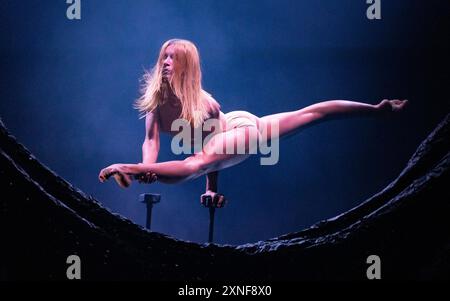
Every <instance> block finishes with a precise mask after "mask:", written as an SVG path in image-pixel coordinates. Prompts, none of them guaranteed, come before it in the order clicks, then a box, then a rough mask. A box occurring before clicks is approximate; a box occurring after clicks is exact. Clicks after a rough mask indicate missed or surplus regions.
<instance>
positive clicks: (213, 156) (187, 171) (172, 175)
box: [99, 127, 259, 187]
mask: <svg viewBox="0 0 450 301" xmlns="http://www.w3.org/2000/svg"><path fill="white" fill-rule="evenodd" d="M258 137H259V136H258V130H257V129H256V128H255V127H247V128H238V129H232V130H230V131H227V132H223V133H220V134H217V135H215V136H214V137H213V138H212V139H211V140H210V141H209V142H208V143H207V144H206V145H205V146H204V148H203V150H202V151H201V152H200V153H197V154H195V155H192V156H190V157H188V158H186V159H185V160H177V161H168V162H161V163H153V164H114V165H111V166H109V167H107V168H105V169H103V170H102V171H101V172H100V175H99V179H100V181H102V182H103V181H105V180H106V179H108V178H109V177H110V176H112V175H114V176H115V178H116V180H117V181H118V179H119V180H120V179H122V178H123V177H125V178H126V177H127V175H129V176H132V177H135V176H137V175H139V174H143V173H147V172H151V173H155V174H156V176H157V177H158V179H160V180H162V182H165V183H177V182H182V181H186V180H189V179H193V178H197V177H199V176H201V175H204V174H206V173H209V172H212V171H216V170H220V169H224V168H227V167H230V166H233V165H236V164H238V163H240V162H242V161H244V160H245V159H246V158H248V157H249V156H250V155H249V153H250V148H251V146H252V145H257V143H256V140H257V139H258ZM230 145H231V146H236V148H237V149H243V150H244V151H245V152H244V153H243V154H238V153H236V149H234V147H231V149H232V150H233V152H232V153H227V149H230ZM227 146H228V147H227ZM124 175H125V176H124ZM122 182H124V181H123V179H122ZM125 182H126V181H125ZM118 183H119V185H121V186H123V187H128V185H129V184H128V185H126V183H125V184H123V183H121V182H119V181H118Z"/></svg>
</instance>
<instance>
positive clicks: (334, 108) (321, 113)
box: [259, 100, 407, 139]
mask: <svg viewBox="0 0 450 301" xmlns="http://www.w3.org/2000/svg"><path fill="white" fill-rule="evenodd" d="M406 102H407V100H404V101H401V100H383V101H382V102H381V103H379V104H378V105H371V104H366V103H361V102H355V101H347V100H330V101H324V102H319V103H316V104H313V105H310V106H308V107H305V108H303V109H300V110H296V111H291V112H284V113H278V114H272V115H267V116H264V117H261V118H259V126H260V127H261V126H264V127H267V125H268V124H269V123H271V122H277V123H278V126H279V137H283V136H286V135H290V134H294V133H296V132H297V131H299V130H301V129H303V128H305V127H307V126H311V125H313V124H316V123H317V122H321V121H324V120H329V119H335V118H345V117H353V116H370V115H376V114H377V113H380V112H385V111H398V110H401V109H402V108H403V107H404V106H405V104H406ZM274 134H275V133H274ZM272 135H273V134H272V133H270V131H269V137H268V138H269V139H271V138H275V137H272Z"/></svg>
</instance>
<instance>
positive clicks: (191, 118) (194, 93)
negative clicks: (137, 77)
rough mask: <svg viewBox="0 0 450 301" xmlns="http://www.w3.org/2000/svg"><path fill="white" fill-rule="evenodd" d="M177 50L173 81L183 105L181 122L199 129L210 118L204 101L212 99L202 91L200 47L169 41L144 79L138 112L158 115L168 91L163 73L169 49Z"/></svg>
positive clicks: (174, 89)
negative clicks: (165, 88)
mask: <svg viewBox="0 0 450 301" xmlns="http://www.w3.org/2000/svg"><path fill="white" fill-rule="evenodd" d="M170 45H173V46H174V51H175V55H174V58H173V73H172V76H171V77H170V79H169V84H170V87H171V88H172V91H173V93H174V94H175V96H176V97H178V99H179V100H180V101H181V106H182V110H181V114H180V116H179V117H180V118H183V119H185V120H187V121H188V122H189V123H190V124H191V125H193V126H195V127H197V126H199V125H201V124H202V123H203V121H204V120H205V119H206V118H207V116H208V109H207V105H206V104H205V103H204V101H203V99H204V97H205V96H210V95H209V94H208V93H207V92H205V91H204V90H203V89H202V83H201V80H202V73H201V69H200V57H199V54H198V50H197V47H195V45H194V44H193V43H192V42H190V41H187V40H180V39H171V40H168V41H166V42H165V43H164V44H163V45H162V47H161V50H160V52H159V57H158V60H157V62H156V64H155V66H154V67H153V68H152V69H151V71H145V73H144V76H143V82H144V83H143V85H142V88H141V93H142V95H141V96H140V97H139V98H138V99H137V100H136V103H135V108H136V109H138V110H139V112H140V113H142V115H143V116H142V117H144V116H145V114H146V113H147V112H152V111H154V110H155V109H156V108H157V107H158V106H159V105H161V104H163V101H164V91H163V89H164V88H163V85H162V78H163V77H162V71H163V64H164V54H165V51H166V48H167V47H169V46H170Z"/></svg>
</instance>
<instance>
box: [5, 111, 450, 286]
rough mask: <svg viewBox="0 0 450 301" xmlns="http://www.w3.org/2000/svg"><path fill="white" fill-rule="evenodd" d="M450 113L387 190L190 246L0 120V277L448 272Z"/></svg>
mask: <svg viewBox="0 0 450 301" xmlns="http://www.w3.org/2000/svg"><path fill="white" fill-rule="evenodd" d="M449 151H450V115H447V117H446V118H445V119H444V120H443V121H442V122H441V123H440V124H439V125H438V126H437V128H436V129H435V130H434V131H433V132H432V133H431V134H430V135H429V136H428V137H427V138H426V139H425V140H424V141H423V142H422V144H421V145H420V146H419V147H418V149H417V151H416V152H415V154H414V155H413V156H412V158H411V159H410V161H409V162H408V165H407V166H406V168H405V169H404V170H403V171H402V173H401V174H400V175H399V176H398V178H397V179H395V180H394V181H393V182H392V183H391V184H390V185H389V186H388V187H386V188H385V189H384V190H383V191H381V192H379V193H378V194H376V195H374V196H373V197H371V198H370V199H368V200H366V201H365V202H363V203H362V204H361V205H359V206H358V207H355V208H353V209H352V210H350V211H348V212H345V213H343V214H341V215H339V216H337V217H335V218H332V219H329V220H326V221H322V222H319V223H317V224H315V225H313V226H312V227H310V228H308V229H305V230H303V231H300V232H297V233H291V234H286V235H283V236H281V237H278V238H274V239H270V240H267V241H263V242H259V243H255V244H246V245H240V246H217V245H207V244H205V245H199V244H195V243H189V242H185V241H180V240H176V239H173V238H170V237H168V236H165V235H162V234H160V233H154V232H148V231H146V230H145V229H143V228H142V227H140V226H138V225H136V224H134V223H132V222H131V221H129V220H128V219H126V218H123V217H121V216H119V215H116V214H113V213H111V212H110V211H108V210H107V209H105V208H104V207H102V205H101V204H100V203H99V202H98V201H96V200H94V199H93V198H92V197H90V196H88V195H86V194H84V193H83V192H81V191H80V190H78V189H77V188H75V187H73V186H72V185H71V184H70V183H68V182H66V181H65V180H64V179H62V178H61V177H59V176H58V175H56V174H55V173H53V172H52V171H51V170H49V169H48V168H47V167H45V166H44V165H42V164H41V163H40V162H39V161H38V160H37V159H36V158H35V157H34V156H33V155H32V154H30V152H29V151H28V150H27V149H26V148H25V147H24V146H22V145H21V144H20V143H18V142H17V141H16V139H15V138H14V137H13V136H11V135H10V134H9V133H8V131H7V130H6V128H5V126H4V125H3V123H1V124H0V176H1V181H0V187H1V196H0V200H1V203H0V206H1V207H0V214H1V217H0V220H1V233H2V234H1V248H0V249H1V251H0V252H1V253H0V255H1V263H0V280H14V279H29V280H39V279H42V280H47V279H54V280H65V279H66V269H67V267H68V264H66V258H67V256H69V255H71V254H76V255H79V256H80V258H81V261H82V279H84V280H122V279H128V280H219V279H220V280H224V279H227V280H353V279H355V280H364V279H367V278H366V269H367V267H368V266H369V265H368V264H367V263H366V259H367V257H368V256H369V255H371V254H375V255H378V256H379V257H380V258H381V267H382V268H381V270H382V278H383V279H392V280H395V279H397V280H407V279H413V280H421V279H450V174H449V164H450V152H449Z"/></svg>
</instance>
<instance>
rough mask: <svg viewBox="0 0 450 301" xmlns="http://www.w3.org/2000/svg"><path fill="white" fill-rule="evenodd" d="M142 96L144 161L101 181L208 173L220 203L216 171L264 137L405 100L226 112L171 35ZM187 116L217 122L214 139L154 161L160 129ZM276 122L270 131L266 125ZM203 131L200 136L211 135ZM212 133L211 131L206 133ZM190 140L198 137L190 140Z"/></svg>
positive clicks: (113, 170)
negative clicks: (184, 153)
mask: <svg viewBox="0 0 450 301" xmlns="http://www.w3.org/2000/svg"><path fill="white" fill-rule="evenodd" d="M144 80H145V84H144V86H143V90H142V96H141V97H140V98H139V99H138V100H137V101H136V108H137V109H139V111H140V112H141V113H142V114H143V116H145V139H144V143H143V145H142V157H143V159H142V163H138V164H113V165H110V166H108V167H106V168H104V169H102V170H101V171H100V174H99V180H100V181H101V182H104V181H106V180H107V179H108V178H109V177H111V176H113V177H114V178H115V180H116V181H117V183H118V184H119V185H120V186H121V187H128V186H129V185H130V184H131V182H132V180H139V182H144V183H152V182H154V181H161V182H164V183H177V182H180V181H186V180H189V179H193V178H197V177H199V176H201V175H205V174H206V176H207V180H206V192H205V194H203V195H202V197H201V198H202V199H204V197H205V196H211V197H212V198H213V200H214V201H213V202H214V203H216V204H217V206H218V207H221V206H222V205H223V204H224V201H225V198H224V196H223V195H221V194H218V193H217V191H218V190H217V178H218V171H219V170H221V169H224V168H227V167H230V166H233V165H236V164H238V163H240V162H242V161H244V160H245V159H246V158H248V157H249V156H250V153H251V150H250V148H251V146H252V145H256V144H257V142H259V141H260V139H263V138H262V136H261V133H263V131H264V130H266V132H264V133H265V134H266V136H265V137H264V139H266V140H267V141H270V140H271V139H273V138H278V137H283V136H286V135H289V134H292V133H295V132H297V131H298V130H300V129H303V128H305V127H306V126H310V125H312V124H316V123H317V122H322V121H325V120H329V119H333V118H341V117H351V116H361V115H365V116H369V115H381V114H387V113H389V112H397V111H400V110H402V109H403V108H404V107H405V105H406V103H407V100H398V99H395V100H387V99H384V100H382V101H381V102H379V103H378V104H376V105H372V104H367V103H362V102H355V101H348V100H329V101H324V102H318V103H315V104H313V105H310V106H307V107H305V108H302V109H298V110H295V111H291V112H284V113H278V114H273V115H267V116H263V117H258V116H255V115H253V114H251V113H249V112H245V111H232V112H229V113H227V114H224V113H223V112H221V110H220V105H219V104H218V102H217V101H216V100H215V99H214V98H213V97H212V96H211V95H210V94H209V93H207V92H206V91H204V90H203V89H202V83H201V70H200V58H199V54H198V51H197V48H196V46H195V45H194V44H193V43H192V42H190V41H187V40H180V39H172V40H169V41H167V42H165V43H164V44H163V45H162V47H161V50H160V53H159V58H158V60H157V63H156V65H155V66H154V68H153V69H152V71H151V72H146V73H145V75H144ZM179 118H181V119H184V120H186V121H187V122H188V123H189V124H190V125H191V126H192V128H193V129H195V128H198V127H203V125H204V123H205V122H206V121H207V120H211V119H215V120H217V121H218V124H219V129H215V132H214V135H213V136H212V138H211V139H210V140H209V141H208V142H207V143H206V144H205V145H204V147H203V148H202V150H201V151H199V152H196V153H194V154H193V155H191V156H189V157H187V158H186V159H184V160H176V161H168V162H161V163H156V161H157V157H158V153H159V133H160V132H166V133H169V134H171V135H176V134H178V133H179V132H178V131H173V130H172V129H171V126H172V122H173V121H174V120H177V119H179ZM275 123H276V124H277V125H278V131H272V130H271V129H272V127H271V126H270V124H275ZM211 133H212V132H211V131H203V133H202V138H204V137H205V136H206V135H209V134H211ZM210 136H211V135H210ZM191 143H198V141H194V139H192V140H191ZM229 144H233V145H235V144H236V146H237V147H242V148H244V149H245V153H235V152H232V153H229V152H228V153H227V152H226V151H224V150H226V149H227V147H226V146H227V145H229Z"/></svg>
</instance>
